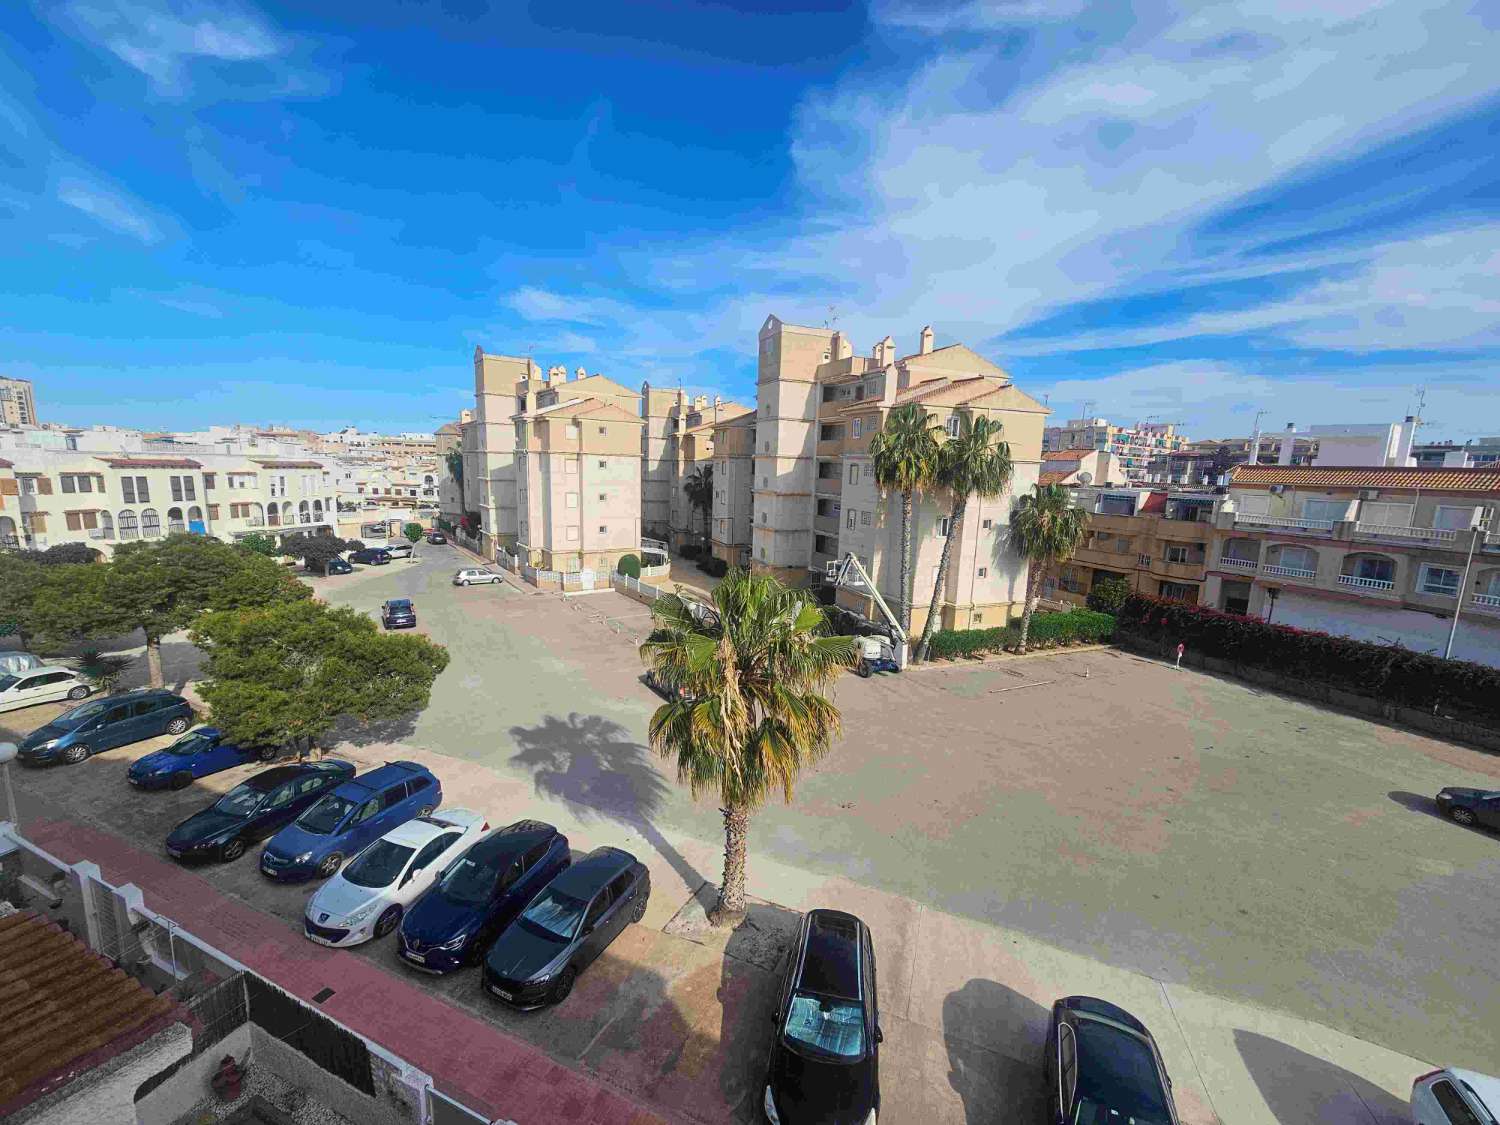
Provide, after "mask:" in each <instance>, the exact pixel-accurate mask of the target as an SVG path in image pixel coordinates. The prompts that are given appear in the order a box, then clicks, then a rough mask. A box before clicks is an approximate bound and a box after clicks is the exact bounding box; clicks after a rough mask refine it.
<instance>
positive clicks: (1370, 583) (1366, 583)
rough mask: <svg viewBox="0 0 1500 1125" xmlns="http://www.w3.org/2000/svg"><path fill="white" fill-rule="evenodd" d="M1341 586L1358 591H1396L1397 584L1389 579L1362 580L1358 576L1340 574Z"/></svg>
mask: <svg viewBox="0 0 1500 1125" xmlns="http://www.w3.org/2000/svg"><path fill="white" fill-rule="evenodd" d="M1339 585H1340V586H1351V587H1353V588H1354V589H1356V590H1394V589H1395V588H1396V583H1394V582H1393V581H1391V580H1390V579H1389V578H1361V577H1360V576H1359V575H1357V574H1340V575H1339Z"/></svg>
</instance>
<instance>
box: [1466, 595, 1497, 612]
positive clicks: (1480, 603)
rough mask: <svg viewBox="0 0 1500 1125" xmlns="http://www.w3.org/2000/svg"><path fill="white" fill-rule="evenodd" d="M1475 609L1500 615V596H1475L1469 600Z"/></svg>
mask: <svg viewBox="0 0 1500 1125" xmlns="http://www.w3.org/2000/svg"><path fill="white" fill-rule="evenodd" d="M1469 600H1470V601H1471V602H1473V603H1474V606H1475V608H1477V609H1483V610H1488V611H1489V612H1490V613H1500V594H1474V595H1473V596H1472V597H1470V598H1469Z"/></svg>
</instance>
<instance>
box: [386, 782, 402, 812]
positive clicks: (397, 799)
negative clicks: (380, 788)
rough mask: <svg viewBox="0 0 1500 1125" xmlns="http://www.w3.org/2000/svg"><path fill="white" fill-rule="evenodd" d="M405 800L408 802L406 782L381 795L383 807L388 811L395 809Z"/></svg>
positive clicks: (393, 786)
mask: <svg viewBox="0 0 1500 1125" xmlns="http://www.w3.org/2000/svg"><path fill="white" fill-rule="evenodd" d="M404 800H406V782H404V781H403V782H402V783H401V784H400V785H392V786H391V787H390V788H389V789H387V790H386V791H385V792H384V793H382V794H381V795H380V802H381V806H382V807H383V808H387V809H393V808H395V807H396V806H397V805H399V804H400V803H401V802H402V801H404Z"/></svg>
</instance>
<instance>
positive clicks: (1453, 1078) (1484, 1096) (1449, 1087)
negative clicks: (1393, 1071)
mask: <svg viewBox="0 0 1500 1125" xmlns="http://www.w3.org/2000/svg"><path fill="white" fill-rule="evenodd" d="M1497 1115H1500V1078H1491V1077H1489V1076H1488V1075H1485V1074H1477V1073H1475V1072H1474V1071H1472V1070H1459V1069H1458V1068H1457V1067H1453V1068H1450V1069H1448V1070H1434V1071H1432V1072H1431V1073H1430V1074H1424V1075H1422V1077H1420V1078H1418V1079H1417V1080H1416V1081H1415V1082H1413V1083H1412V1084H1411V1116H1412V1120H1413V1121H1414V1122H1415V1123H1416V1125H1490V1122H1492V1121H1500V1116H1497Z"/></svg>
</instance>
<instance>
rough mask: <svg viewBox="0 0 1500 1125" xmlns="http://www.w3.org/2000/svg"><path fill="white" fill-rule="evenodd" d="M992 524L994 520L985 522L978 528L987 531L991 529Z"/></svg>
mask: <svg viewBox="0 0 1500 1125" xmlns="http://www.w3.org/2000/svg"><path fill="white" fill-rule="evenodd" d="M994 523H995V521H994V520H985V521H984V523H983V524H981V525H980V526H981V527H983V528H984V530H986V531H988V530H989V529H990V528H991V527H993V526H994Z"/></svg>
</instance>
